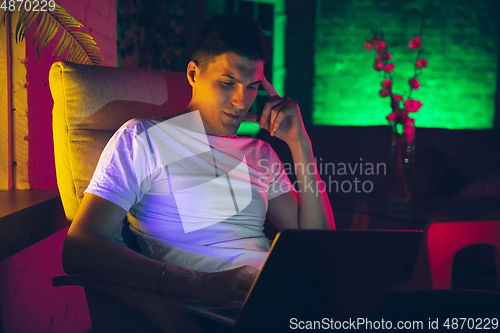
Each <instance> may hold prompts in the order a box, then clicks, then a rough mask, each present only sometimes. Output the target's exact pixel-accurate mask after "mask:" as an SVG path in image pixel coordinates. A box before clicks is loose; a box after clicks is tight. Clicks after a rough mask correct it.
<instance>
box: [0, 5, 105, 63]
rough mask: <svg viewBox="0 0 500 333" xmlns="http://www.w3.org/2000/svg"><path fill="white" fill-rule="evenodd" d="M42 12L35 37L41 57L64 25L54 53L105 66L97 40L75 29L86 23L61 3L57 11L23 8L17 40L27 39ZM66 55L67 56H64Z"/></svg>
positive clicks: (79, 61)
mask: <svg viewBox="0 0 500 333" xmlns="http://www.w3.org/2000/svg"><path fill="white" fill-rule="evenodd" d="M39 15H41V18H40V23H39V24H38V28H37V30H36V32H35V35H34V37H33V46H34V45H35V44H36V53H37V57H38V59H39V60H40V54H41V52H42V49H43V48H44V47H45V46H46V45H47V44H48V43H49V42H50V41H51V40H52V39H54V37H55V36H56V34H57V32H58V31H59V28H61V29H62V31H63V34H62V37H61V39H60V40H59V43H58V44H57V46H56V48H55V49H54V52H53V54H54V55H56V53H57V58H58V59H60V60H67V61H71V62H76V63H81V64H89V65H102V57H101V51H100V50H99V47H98V46H97V43H96V42H95V41H94V39H93V38H92V37H91V36H90V35H88V34H86V33H83V32H80V31H73V30H72V28H81V27H83V24H81V23H80V22H78V21H77V20H75V18H74V17H73V16H71V15H70V14H69V13H68V12H67V11H66V10H65V9H64V8H62V7H61V6H59V5H57V4H56V7H55V9H54V11H46V12H41V11H26V10H24V8H23V9H21V12H20V15H19V19H18V21H17V25H16V41H22V40H23V39H24V37H25V34H26V30H27V29H28V28H29V27H30V26H31V25H32V24H33V23H34V22H35V21H36V20H37V18H38V16H39ZM4 16H5V14H4ZM68 48H69V49H68ZM66 51H67V52H66ZM64 54H66V56H65V57H64V58H63V55H64Z"/></svg>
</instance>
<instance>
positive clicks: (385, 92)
mask: <svg viewBox="0 0 500 333" xmlns="http://www.w3.org/2000/svg"><path fill="white" fill-rule="evenodd" d="M378 93H379V94H380V96H381V97H387V96H389V95H390V94H391V90H390V89H384V90H380V91H379V92H378Z"/></svg>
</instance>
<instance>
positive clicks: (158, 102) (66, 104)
mask: <svg viewBox="0 0 500 333" xmlns="http://www.w3.org/2000/svg"><path fill="white" fill-rule="evenodd" d="M49 82H50V90H51V92H52V97H53V99H54V109H53V114H52V117H53V120H52V121H53V132H54V154H55V162H56V174H57V184H58V187H59V192H60V195H61V201H62V203H63V207H64V211H65V214H66V217H67V218H68V220H70V221H71V220H73V218H74V217H75V215H76V212H77V210H78V207H79V205H80V202H81V200H82V198H83V191H85V189H86V188H87V186H88V184H89V182H90V180H91V179H92V175H93V173H94V170H95V167H96V165H97V162H98V161H99V157H100V155H101V152H102V150H103V149H104V147H105V145H106V143H107V142H108V140H109V139H110V138H111V136H112V135H113V133H114V132H115V131H116V130H117V129H118V128H120V126H121V125H123V124H124V123H125V122H126V121H127V120H129V119H132V118H144V117H155V116H156V117H165V116H173V115H175V114H177V113H179V112H180V111H182V110H183V109H185V108H186V106H187V105H188V104H189V101H190V100H191V91H192V90H191V86H190V85H189V82H188V80H187V77H186V73H176V72H167V71H155V70H147V69H130V68H116V67H101V66H90V65H78V64H74V63H69V62H56V63H54V64H53V65H52V68H51V70H50V76H49Z"/></svg>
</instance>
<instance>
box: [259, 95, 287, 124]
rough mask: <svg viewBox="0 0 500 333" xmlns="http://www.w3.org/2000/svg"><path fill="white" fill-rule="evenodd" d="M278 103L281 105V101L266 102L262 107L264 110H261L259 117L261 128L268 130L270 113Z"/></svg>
mask: <svg viewBox="0 0 500 333" xmlns="http://www.w3.org/2000/svg"><path fill="white" fill-rule="evenodd" d="M280 103H283V100H282V99H274V100H269V101H267V103H266V104H265V105H264V109H263V110H262V115H261V116H260V124H261V125H262V126H261V128H265V129H267V130H269V125H271V121H270V120H271V119H269V117H270V116H271V111H272V109H273V108H274V107H275V106H276V105H278V104H280Z"/></svg>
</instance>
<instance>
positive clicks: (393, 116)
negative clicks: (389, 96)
mask: <svg viewBox="0 0 500 333" xmlns="http://www.w3.org/2000/svg"><path fill="white" fill-rule="evenodd" d="M385 119H387V121H394V120H396V113H395V112H391V113H389V115H388V116H387V117H385Z"/></svg>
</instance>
